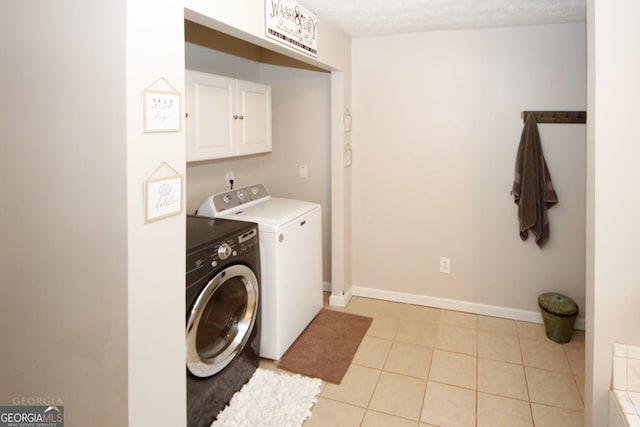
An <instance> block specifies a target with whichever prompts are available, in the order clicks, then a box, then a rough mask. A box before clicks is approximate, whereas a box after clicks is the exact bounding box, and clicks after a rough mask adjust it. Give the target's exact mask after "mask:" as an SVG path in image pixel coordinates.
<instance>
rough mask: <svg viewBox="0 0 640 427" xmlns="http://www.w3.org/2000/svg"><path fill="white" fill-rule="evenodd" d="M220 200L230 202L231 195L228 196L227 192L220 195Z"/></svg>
mask: <svg viewBox="0 0 640 427" xmlns="http://www.w3.org/2000/svg"><path fill="white" fill-rule="evenodd" d="M222 200H223V201H224V202H225V203H230V202H231V196H230V195H228V194H225V195H224V196H223V197H222Z"/></svg>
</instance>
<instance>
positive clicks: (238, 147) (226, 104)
mask: <svg viewBox="0 0 640 427" xmlns="http://www.w3.org/2000/svg"><path fill="white" fill-rule="evenodd" d="M186 83H187V93H186V99H187V119H186V137H187V161H188V162H194V161H200V160H210V159H221V158H225V157H236V156H245V155H249V154H257V153H265V152H269V151H271V88H270V87H269V86H266V85H263V84H260V83H254V82H248V81H244V80H238V79H232V78H229V77H224V76H217V75H214V74H208V73H203V72H200V71H194V70H186Z"/></svg>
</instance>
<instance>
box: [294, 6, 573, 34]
mask: <svg viewBox="0 0 640 427" xmlns="http://www.w3.org/2000/svg"><path fill="white" fill-rule="evenodd" d="M585 2H586V0H299V3H300V4H302V5H304V6H305V7H306V8H307V9H309V11H311V12H313V13H315V14H316V15H318V19H320V20H326V21H328V22H331V23H332V24H333V25H334V26H335V27H337V28H339V29H341V30H342V31H344V32H345V33H347V34H349V35H350V36H352V37H363V36H374V35H388V34H398V33H407V32H415V31H429V30H450V29H464V28H488V27H511V26H519V25H539V24H559V23H566V22H584V21H585V17H586V5H585Z"/></svg>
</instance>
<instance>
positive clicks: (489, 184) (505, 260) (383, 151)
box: [352, 24, 586, 315]
mask: <svg viewBox="0 0 640 427" xmlns="http://www.w3.org/2000/svg"><path fill="white" fill-rule="evenodd" d="M585 37H586V34H585V25H584V24H566V25H550V26H531V27H521V28H500V29H485V30H466V31H436V32H426V33H414V34H406V35H399V36H386V37H371V38H360V39H355V40H354V42H353V81H354V84H353V110H352V113H353V146H354V156H353V158H354V165H353V282H354V286H355V287H354V293H360V294H367V295H383V296H386V297H395V298H398V297H400V298H403V299H404V300H406V301H408V302H418V301H420V300H423V301H424V300H426V298H423V297H428V298H427V299H431V300H433V299H441V300H443V301H445V300H456V301H465V302H471V303H474V304H484V305H489V306H498V307H505V308H509V309H516V310H522V311H524V312H529V313H534V314H536V315H537V312H538V307H537V296H538V295H539V294H540V293H542V292H545V291H558V292H561V293H564V294H567V295H569V296H571V297H572V298H574V299H575V300H576V301H577V303H578V304H579V305H580V307H581V308H582V309H583V312H584V307H585V260H584V257H585V256H584V253H585V252H584V251H585V185H586V184H585V174H586V172H585V162H586V160H585V156H586V128H585V126H584V125H575V124H573V125H558V124H555V125H552V124H544V125H540V126H539V128H540V133H541V137H542V145H543V149H544V152H545V156H546V160H547V163H548V166H549V169H550V173H551V176H552V179H553V183H554V186H555V188H556V191H557V193H558V196H559V203H558V204H557V205H556V206H554V207H553V208H552V209H550V211H549V219H550V223H551V239H550V241H549V243H548V244H547V245H546V246H545V247H544V249H543V250H540V249H539V248H538V247H537V246H536V245H535V243H534V241H533V237H530V238H529V240H528V241H526V242H522V241H521V240H520V237H519V233H518V222H517V207H516V205H515V204H514V202H513V197H512V196H511V195H510V190H511V185H512V183H513V169H514V164H515V156H516V152H517V149H518V143H519V140H520V133H521V130H522V125H523V123H522V120H521V118H520V112H521V111H522V110H584V109H585V108H586V42H585ZM440 256H446V257H450V258H451V274H449V275H445V274H440V273H439V257H440ZM466 308H468V309H472V307H466ZM511 314H513V313H511ZM524 314H526V313H524ZM524 314H523V315H524Z"/></svg>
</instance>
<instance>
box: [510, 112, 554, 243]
mask: <svg viewBox="0 0 640 427" xmlns="http://www.w3.org/2000/svg"><path fill="white" fill-rule="evenodd" d="M512 194H513V197H514V201H515V203H516V204H517V205H518V219H519V221H520V238H521V239H522V240H527V237H529V230H531V231H532V232H533V234H535V236H536V243H537V244H538V246H539V247H543V246H544V244H545V243H547V241H548V240H549V218H548V217H547V209H549V208H550V207H551V206H553V205H555V204H556V203H558V196H557V195H556V192H555V190H554V189H553V184H552V183H551V176H550V175H549V169H547V162H546V161H545V160H544V155H543V153H542V144H541V143H540V133H539V132H538V125H537V123H536V118H535V115H534V114H533V113H529V114H528V115H527V117H526V120H525V123H524V129H522V136H521V137H520V146H519V147H518V155H517V157H516V168H515V178H514V181H513V189H512Z"/></svg>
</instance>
